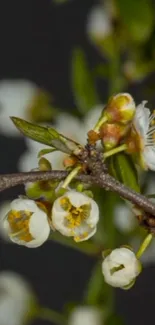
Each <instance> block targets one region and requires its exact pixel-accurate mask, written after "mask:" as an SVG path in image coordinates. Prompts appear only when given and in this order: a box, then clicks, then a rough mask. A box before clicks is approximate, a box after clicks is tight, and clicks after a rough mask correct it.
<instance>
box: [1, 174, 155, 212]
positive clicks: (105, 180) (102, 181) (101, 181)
mask: <svg viewBox="0 0 155 325" xmlns="http://www.w3.org/2000/svg"><path fill="white" fill-rule="evenodd" d="M67 175H68V172H66V171H58V170H55V171H50V172H28V173H18V174H6V175H0V191H3V190H5V189H7V188H9V187H13V186H16V185H19V184H24V183H26V182H34V181H37V180H49V179H50V180H52V179H53V180H55V179H56V180H62V179H64V178H65V177H66V176H67ZM76 179H77V180H79V181H81V182H84V183H87V184H91V185H98V186H100V187H101V188H105V189H106V190H109V191H113V192H116V193H118V194H119V195H120V196H121V197H122V198H124V199H127V200H129V201H131V202H132V203H133V204H135V205H137V206H139V207H141V208H142V209H143V210H144V211H146V212H148V213H150V214H152V215H154V216H155V205H154V204H153V203H152V202H151V201H150V200H148V199H147V198H146V197H145V196H143V195H141V194H139V193H137V192H135V191H133V190H131V189H130V188H128V187H127V186H125V185H123V184H121V183H120V182H118V181H117V180H116V179H115V178H113V177H111V176H110V175H109V174H105V173H101V174H100V175H99V176H98V175H97V176H94V175H93V176H91V175H85V174H81V175H78V176H77V177H76Z"/></svg>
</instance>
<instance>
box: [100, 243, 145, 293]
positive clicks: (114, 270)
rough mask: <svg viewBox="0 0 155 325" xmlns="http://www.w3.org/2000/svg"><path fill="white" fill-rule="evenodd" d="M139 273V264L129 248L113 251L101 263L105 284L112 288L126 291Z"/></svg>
mask: <svg viewBox="0 0 155 325" xmlns="http://www.w3.org/2000/svg"><path fill="white" fill-rule="evenodd" d="M140 272H141V264H140V261H139V260H138V259H137V257H136V255H135V254H134V252H132V251H131V250H130V249H129V248H126V247H121V248H116V249H114V250H113V251H112V252H111V253H110V254H109V255H108V256H106V257H105V259H104V261H103V263H102V273H103V275H104V279H105V282H107V283H108V284H110V285H111V286H113V287H119V288H122V289H127V288H129V287H131V285H133V284H134V282H135V278H136V277H137V276H138V275H139V273H140Z"/></svg>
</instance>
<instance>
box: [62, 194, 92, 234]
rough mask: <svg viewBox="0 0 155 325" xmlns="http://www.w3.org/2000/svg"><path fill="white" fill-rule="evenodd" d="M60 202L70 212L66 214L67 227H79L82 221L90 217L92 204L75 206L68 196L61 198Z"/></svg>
mask: <svg viewBox="0 0 155 325" xmlns="http://www.w3.org/2000/svg"><path fill="white" fill-rule="evenodd" d="M60 204H61V206H62V208H63V209H64V210H66V211H67V212H68V214H67V216H66V218H65V219H66V221H67V227H68V228H70V229H74V228H75V227H79V226H80V225H81V223H82V222H83V221H84V220H86V219H87V218H88V217H89V214H90V204H84V205H81V206H80V207H75V206H73V205H72V204H71V202H70V200H69V199H68V198H67V197H63V198H62V199H61V200H60Z"/></svg>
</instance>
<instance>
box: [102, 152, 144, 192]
mask: <svg viewBox="0 0 155 325" xmlns="http://www.w3.org/2000/svg"><path fill="white" fill-rule="evenodd" d="M107 162H108V166H109V172H110V174H111V175H112V176H114V177H115V178H116V179H118V180H119V181H120V182H121V183H123V184H124V185H126V186H128V187H130V188H131V189H133V190H134V191H136V192H138V193H139V192H140V186H139V183H138V174H137V171H136V168H135V165H134V163H133V162H132V159H131V158H130V156H128V155H126V154H125V153H118V154H116V155H114V156H112V157H110V158H109V159H107Z"/></svg>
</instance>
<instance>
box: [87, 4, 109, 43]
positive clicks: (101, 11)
mask: <svg viewBox="0 0 155 325" xmlns="http://www.w3.org/2000/svg"><path fill="white" fill-rule="evenodd" d="M86 29H87V34H88V37H89V38H90V39H91V40H92V41H95V40H96V41H102V40H104V39H105V38H106V37H107V36H109V35H111V34H112V32H113V27H112V22H111V15H110V14H109V12H108V10H106V8H104V7H103V6H101V5H97V6H94V7H92V9H91V10H90V12H89V14H88V18H87V26H86Z"/></svg>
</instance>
